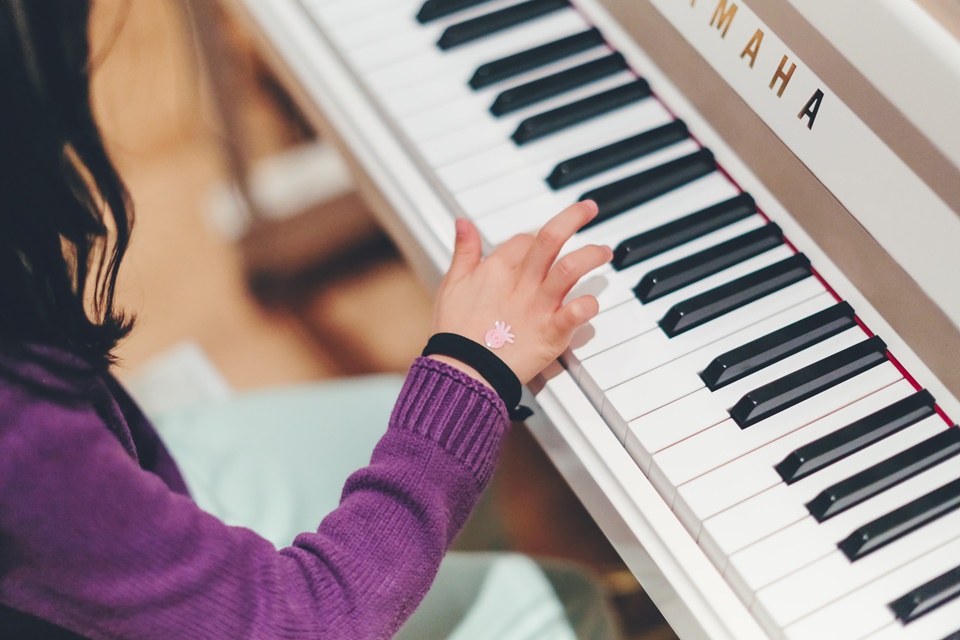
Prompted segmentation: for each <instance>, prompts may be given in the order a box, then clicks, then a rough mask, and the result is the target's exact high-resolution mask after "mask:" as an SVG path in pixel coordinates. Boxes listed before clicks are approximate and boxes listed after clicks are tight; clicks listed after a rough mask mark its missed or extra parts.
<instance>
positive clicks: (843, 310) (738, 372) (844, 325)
mask: <svg viewBox="0 0 960 640" xmlns="http://www.w3.org/2000/svg"><path fill="white" fill-rule="evenodd" d="M853 315H854V314H853V307H851V306H850V305H849V304H848V303H846V302H840V303H838V304H835V305H834V306H832V307H830V308H829V309H824V310H823V311H819V312H817V313H815V314H813V315H812V316H809V317H806V318H804V319H803V320H799V321H797V322H794V323H793V324H791V325H788V326H786V327H784V328H782V329H778V330H776V331H774V332H772V333H768V334H767V335H765V336H763V337H761V338H757V339H756V340H754V341H752V342H748V343H747V344H745V345H742V346H740V347H737V348H735V349H731V350H730V351H727V352H726V353H724V354H721V355H719V356H717V357H716V358H714V359H713V360H712V361H711V362H710V364H708V365H707V368H706V369H704V370H703V372H702V373H701V374H700V379H701V380H703V383H704V384H705V385H707V388H708V389H710V391H716V390H717V389H720V388H722V387H725V386H726V385H728V384H730V383H731V382H736V381H737V380H739V379H741V378H743V377H745V376H748V375H750V374H751V373H754V372H755V371H759V370H760V369H763V368H764V367H767V366H770V365H771V364H773V363H775V362H779V361H781V360H783V359H784V358H787V357H789V356H792V355H793V354H795V353H799V352H800V351H802V350H804V349H806V348H807V347H810V346H813V345H815V344H817V343H818V342H822V341H824V340H826V339H827V338H829V337H831V336H835V335H837V334H838V333H840V332H841V331H846V330H847V329H850V328H851V327H855V326H856V324H857V323H856V321H855V320H854V319H853Z"/></svg>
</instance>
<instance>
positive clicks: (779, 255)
mask: <svg viewBox="0 0 960 640" xmlns="http://www.w3.org/2000/svg"><path fill="white" fill-rule="evenodd" d="M792 255H794V254H793V250H792V249H790V248H789V247H787V246H781V247H776V248H774V249H771V250H769V251H766V252H764V253H762V254H760V255H758V256H756V257H753V258H750V259H749V260H744V261H743V262H741V263H740V264H737V265H734V266H732V267H730V268H729V269H724V270H723V271H721V272H719V273H715V274H713V275H711V276H709V277H707V278H704V279H702V280H699V281H697V282H694V283H692V284H690V285H688V286H686V287H684V288H682V289H679V290H677V291H674V292H673V293H670V294H668V295H665V296H663V297H662V298H658V299H656V300H653V301H651V302H649V303H647V304H641V303H640V302H639V301H635V302H627V303H625V304H633V305H635V306H637V307H640V309H641V311H640V312H639V313H641V314H642V316H641V317H643V318H644V319H645V323H640V322H638V323H637V324H636V325H632V326H631V325H618V326H617V327H615V328H614V330H615V331H618V333H617V334H615V335H609V337H607V336H605V339H608V340H611V341H612V342H613V343H614V344H622V347H619V348H611V349H607V350H605V351H602V352H600V353H598V354H596V355H594V356H591V357H589V358H586V359H584V360H583V361H582V362H581V373H580V384H581V385H582V386H583V387H584V389H586V390H588V391H587V396H588V397H591V398H593V399H595V402H596V403H597V404H599V402H600V398H602V395H603V392H604V391H606V390H607V389H610V388H612V387H615V386H617V385H618V384H622V383H623V382H626V381H627V380H630V379H631V378H635V377H636V376H638V375H640V374H641V373H643V372H644V370H645V369H644V367H645V361H644V354H643V353H638V352H637V350H636V345H633V344H631V343H630V342H629V341H630V339H631V338H633V337H635V336H637V335H640V334H641V333H644V332H646V331H648V330H650V329H654V328H656V329H659V325H657V322H658V321H659V320H660V319H661V318H663V316H664V314H666V313H667V311H668V310H669V309H670V308H671V307H673V306H674V305H675V304H677V303H679V302H683V301H684V300H687V299H688V298H690V297H692V296H696V295H699V294H701V293H704V292H706V291H710V290H711V289H714V288H716V287H718V286H720V285H723V284H726V283H728V282H732V281H733V280H736V279H737V278H740V277H743V276H746V275H749V274H751V273H753V272H755V271H757V270H759V269H762V268H764V267H768V266H770V265H772V264H775V263H777V262H780V261H781V260H784V259H786V258H789V257H790V256H792ZM608 313H609V312H608ZM738 400H739V398H738ZM731 406H732V405H731Z"/></svg>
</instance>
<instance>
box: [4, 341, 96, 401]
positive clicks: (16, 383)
mask: <svg viewBox="0 0 960 640" xmlns="http://www.w3.org/2000/svg"><path fill="white" fill-rule="evenodd" d="M98 382H99V376H98V374H97V372H96V371H95V370H94V368H93V367H92V366H91V365H90V363H89V362H87V361H86V360H84V359H83V358H82V357H80V356H79V355H77V354H75V353H73V352H71V351H68V350H66V349H63V348H61V347H57V346H52V345H45V344H35V343H25V344H24V343H21V344H8V343H5V342H2V341H0V388H2V389H6V390H7V391H8V392H9V391H15V390H16V391H20V392H27V393H29V394H31V395H33V394H37V395H40V396H41V397H48V398H51V399H57V400H60V401H65V400H69V399H71V398H73V399H79V398H83V397H88V396H89V393H90V391H91V389H92V388H93V387H94V386H96V385H97V384H98ZM18 395H19V394H18Z"/></svg>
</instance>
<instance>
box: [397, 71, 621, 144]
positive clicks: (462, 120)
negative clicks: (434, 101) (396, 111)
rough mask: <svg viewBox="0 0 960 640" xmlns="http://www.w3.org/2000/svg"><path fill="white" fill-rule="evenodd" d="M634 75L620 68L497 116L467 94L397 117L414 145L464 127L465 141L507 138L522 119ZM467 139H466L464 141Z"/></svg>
mask: <svg viewBox="0 0 960 640" xmlns="http://www.w3.org/2000/svg"><path fill="white" fill-rule="evenodd" d="M634 78H635V76H634V75H633V73H632V72H630V71H621V72H619V73H616V74H614V75H612V76H607V77H606V78H601V79H600V80H596V81H595V82H591V83H590V84H588V85H584V86H581V87H577V88H575V89H573V90H571V91H566V92H564V93H562V94H560V95H558V96H555V97H553V98H549V99H547V100H543V101H541V102H537V103H536V104H533V105H530V106H528V107H525V108H523V109H520V110H518V111H514V112H513V113H510V114H507V115H505V116H502V117H500V118H496V117H493V116H492V115H491V114H490V111H489V109H490V105H489V104H483V103H481V102H479V101H477V100H476V99H475V98H474V97H473V96H467V97H466V98H465V99H463V100H460V101H458V102H457V103H455V104H446V105H440V106H439V107H436V108H434V109H430V110H427V111H422V112H420V113H417V114H416V115H413V116H410V117H407V118H403V119H402V120H400V128H401V129H403V131H404V133H405V134H406V135H407V136H408V137H409V138H410V140H412V141H413V142H414V144H417V145H425V144H427V143H430V142H431V141H436V140H438V139H440V140H443V139H445V138H446V137H447V136H448V135H455V134H459V133H462V132H465V131H467V130H469V133H470V135H469V136H468V137H467V138H466V139H465V140H467V141H472V140H481V139H487V138H490V139H494V140H507V141H509V140H510V136H511V135H513V132H514V131H516V130H517V127H518V126H519V125H520V123H521V122H523V121H524V120H525V119H527V118H529V117H531V116H535V115H538V114H540V113H544V112H546V111H550V110H551V109H556V108H557V107H562V106H564V105H567V104H570V103H572V102H576V101H578V100H582V99H584V98H589V97H590V96H593V95H596V94H599V93H603V92H604V91H608V90H610V89H615V88H616V87H620V86H623V85H625V84H629V83H630V82H632V81H633V80H634ZM467 143H468V142H465V144H467ZM474 144H477V143H474ZM511 144H512V143H511ZM485 148H487V147H486V146H480V147H477V150H478V151H479V150H482V149H485ZM469 149H470V147H467V148H465V149H461V151H469Z"/></svg>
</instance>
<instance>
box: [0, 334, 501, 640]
mask: <svg viewBox="0 0 960 640" xmlns="http://www.w3.org/2000/svg"><path fill="white" fill-rule="evenodd" d="M317 420H318V422H322V420H323V416H317ZM507 425H508V420H507V414H506V410H505V407H504V405H503V403H502V402H501V401H500V399H499V398H498V397H497V396H496V394H495V393H493V392H492V391H491V390H490V389H488V388H487V387H486V386H484V385H482V384H480V383H478V382H477V381H475V380H473V379H472V378H469V377H468V376H465V375H463V374H462V373H460V372H459V371H457V370H455V369H453V368H451V367H448V366H446V365H444V364H441V363H439V362H436V361H434V360H429V359H424V358H420V359H418V360H417V361H416V362H415V363H414V365H413V367H412V368H411V370H410V373H409V375H408V377H407V380H406V383H405V385H404V388H403V391H402V393H401V395H400V399H399V401H398V402H397V405H396V407H395V408H394V411H393V415H392V417H391V418H390V425H389V428H388V430H387V432H386V434H385V435H384V437H383V439H382V440H380V443H379V444H378V445H377V447H376V449H375V450H374V452H373V456H372V458H371V461H370V465H369V466H368V467H366V468H363V469H360V470H359V471H357V472H356V473H354V474H353V475H352V476H351V477H350V478H349V480H348V481H347V484H346V486H345V487H344V491H343V496H342V499H341V503H340V507H339V508H338V509H336V510H335V511H334V512H332V513H331V514H330V515H328V516H327V517H326V518H324V519H323V521H322V522H321V523H320V524H319V527H318V528H317V531H316V532H315V533H303V534H301V535H299V536H298V537H297V538H296V540H295V541H294V543H293V545H292V546H290V547H287V548H286V549H283V550H281V551H276V550H275V549H274V548H273V547H272V546H271V544H270V543H269V542H267V541H266V540H264V539H263V538H261V537H259V536H258V535H256V534H255V533H253V532H252V531H250V530H248V529H243V528H239V527H229V526H227V525H225V524H223V523H222V522H220V521H219V520H217V519H216V518H214V517H213V516H211V515H209V514H206V513H204V512H203V511H201V510H200V509H198V508H197V506H196V505H195V504H194V503H193V502H192V501H191V500H190V498H189V497H188V496H187V491H186V487H185V485H184V483H183V479H182V478H181V477H180V474H179V473H178V471H177V469H176V465H175V464H174V462H173V460H172V459H171V458H170V456H169V454H168V453H167V451H166V450H165V449H164V447H163V445H162V444H161V443H160V441H159V439H158V437H157V435H156V433H155V432H154V430H153V428H152V427H151V426H150V424H149V422H148V421H147V420H146V418H145V417H144V416H143V414H142V413H141V412H140V411H139V410H138V409H137V408H136V406H135V405H134V403H133V402H132V401H131V400H130V398H129V397H128V396H127V395H126V394H125V393H124V392H123V390H122V389H121V388H120V386H119V385H118V384H117V383H116V381H115V380H113V379H112V378H110V377H108V376H97V375H95V374H94V373H93V372H92V371H91V369H90V368H89V367H87V366H86V365H85V364H84V363H83V362H82V361H80V360H78V359H77V358H75V357H73V356H71V355H69V354H67V353H65V352H62V351H57V350H53V349H46V348H31V349H30V350H29V351H27V352H22V351H21V352H20V353H19V354H18V355H13V354H12V353H11V351H10V350H9V349H8V350H6V351H5V352H2V351H0V638H4V639H6V638H11V639H12V638H31V639H32V638H43V639H47V638H75V637H77V636H78V635H79V636H81V637H86V638H93V639H100V638H138V639H139V638H157V639H162V640H186V639H192V638H200V639H203V640H213V639H219V638H224V639H230V640H240V639H244V638H264V639H267V638H270V639H272V638H325V639H338V638H363V639H366V638H387V637H390V636H391V635H392V634H393V633H394V632H395V631H396V630H397V628H398V627H399V626H400V625H401V624H402V623H403V621H404V620H406V619H407V617H409V615H410V614H411V613H412V612H413V610H414V609H415V608H416V606H417V605H418V604H419V602H420V600H421V599H422V598H423V596H424V594H425V593H426V591H427V588H428V587H429V586H430V583H431V582H432V580H433V578H434V575H435V574H436V571H437V567H438V566H439V564H440V560H441V558H442V557H443V554H444V552H445V551H446V549H447V547H448V546H449V545H450V543H451V541H452V540H453V537H454V535H456V533H457V531H458V530H459V529H460V527H461V525H462V524H463V522H464V520H465V519H466V518H467V515H468V514H469V512H470V510H471V508H472V507H473V505H474V503H475V502H476V500H477V498H478V497H479V495H480V492H481V491H482V490H483V488H484V486H485V485H486V483H487V481H488V480H489V478H490V474H491V472H492V469H493V465H494V462H495V459H496V457H497V454H498V451H499V449H500V444H501V442H502V440H503V437H504V434H505V431H506V428H507Z"/></svg>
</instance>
